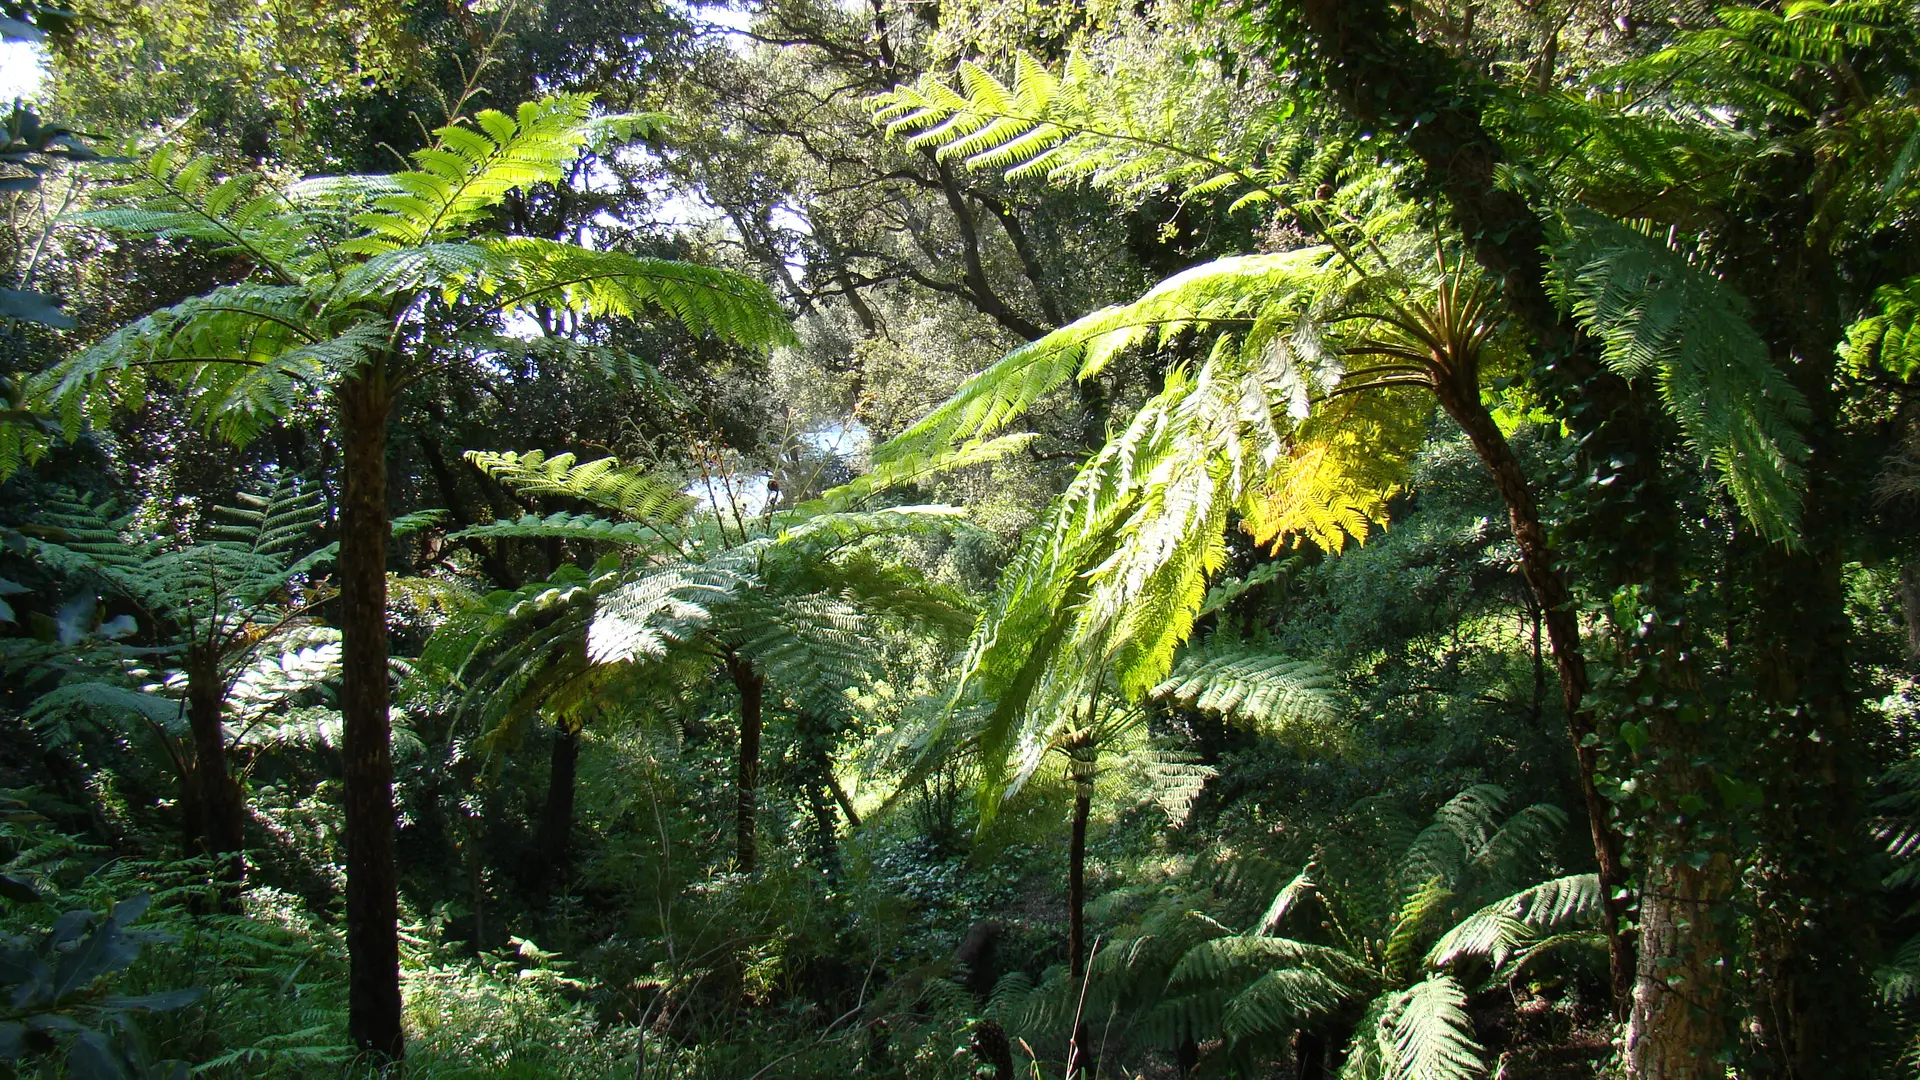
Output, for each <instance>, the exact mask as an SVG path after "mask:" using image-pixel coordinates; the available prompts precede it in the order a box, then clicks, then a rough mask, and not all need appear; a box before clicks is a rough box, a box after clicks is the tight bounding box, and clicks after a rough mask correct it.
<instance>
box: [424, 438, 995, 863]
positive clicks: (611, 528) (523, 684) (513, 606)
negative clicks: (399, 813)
mask: <svg viewBox="0 0 1920 1080" xmlns="http://www.w3.org/2000/svg"><path fill="white" fill-rule="evenodd" d="M467 456H468V460H469V461H471V462H473V463H474V465H475V466H477V467H479V468H481V469H484V470H485V471H487V472H488V473H489V474H490V475H492V476H493V477H494V478H495V479H497V480H499V481H500V482H501V483H503V484H505V485H506V486H508V487H509V488H512V489H513V490H515V491H517V492H518V493H520V494H523V495H528V496H537V497H542V498H547V499H558V500H562V501H565V502H569V503H572V504H574V505H581V506H586V507H589V508H591V510H592V511H594V512H591V513H575V512H566V511H561V512H556V513H553V514H550V515H547V516H545V517H540V516H537V515H528V516H525V517H522V518H519V519H517V520H509V521H500V522H492V523H486V524H481V525H477V526H474V527H472V528H470V529H467V530H465V531H464V532H463V533H461V534H460V536H461V537H463V538H465V537H472V538H477V539H484V538H488V537H496V538H497V537H508V536H537V537H543V538H547V539H557V540H563V541H567V542H569V543H571V544H574V545H576V546H579V547H582V548H586V549H590V550H594V551H603V552H606V553H607V554H606V555H605V556H604V557H603V558H602V559H601V561H600V562H599V563H597V564H596V565H595V566H594V568H593V569H592V570H590V571H587V570H580V569H574V568H569V569H566V570H564V571H562V572H561V573H560V574H558V575H557V576H556V577H555V578H554V579H553V580H551V581H549V582H542V583H538V584H535V585H529V586H526V587H524V588H522V589H519V590H517V591H511V592H508V591H502V592H497V593H494V594H492V595H490V596H488V597H486V598H484V599H482V600H481V601H480V602H479V603H477V604H476V605H474V606H473V607H472V608H470V609H469V610H467V611H464V612H461V613H458V614H456V615H455V616H454V617H453V618H451V619H449V620H448V621H447V622H446V623H445V624H443V625H442V626H441V627H440V629H439V630H437V631H436V632H435V634H434V635H433V638H432V639H431V640H430V641H429V643H428V646H427V649H426V650H425V652H424V654H423V657H422V661H423V663H422V676H423V678H422V679H421V680H420V682H421V683H423V684H425V685H427V686H433V685H436V684H441V685H446V686H450V687H453V688H454V689H455V692H456V695H457V697H456V706H457V707H458V708H460V709H462V710H468V709H471V710H475V711H477V712H478V713H479V714H480V715H481V717H482V718H483V721H484V722H485V723H486V724H487V727H488V730H489V731H490V732H496V733H497V732H498V731H499V730H500V726H501V725H502V724H508V723H517V722H520V721H523V720H525V719H526V718H528V717H530V716H533V715H537V714H539V713H540V712H542V711H543V710H545V711H548V712H553V711H554V710H555V709H556V708H558V709H559V710H560V712H561V713H564V712H565V704H566V702H567V701H569V700H574V699H580V700H584V699H585V697H587V696H588V695H586V694H584V693H583V692H582V688H585V687H595V688H600V689H604V686H603V685H602V684H604V683H605V681H606V680H607V679H608V678H611V677H617V676H616V675H614V674H613V673H614V672H617V671H645V670H648V669H652V670H655V671H656V672H657V671H658V670H659V669H660V668H662V667H663V666H672V665H685V664H689V663H691V664H693V665H695V666H698V667H699V668H700V671H699V672H698V673H693V672H691V671H690V672H689V676H690V677H693V678H699V677H701V676H703V675H704V674H706V673H708V672H710V670H711V667H712V666H713V665H714V664H716V663H718V664H720V665H721V666H724V667H726V668H727V670H728V671H729V672H730V674H732V676H733V677H734V679H735V681H736V683H737V684H738V688H739V689H740V691H741V696H742V706H743V716H742V724H743V728H745V729H748V731H750V732H751V735H743V738H742V753H743V755H747V754H754V755H756V761H753V762H749V761H745V760H743V763H742V782H741V792H740V796H741V805H742V810H741V813H742V815H743V816H742V818H741V828H742V838H743V845H742V850H741V852H740V863H741V865H742V866H743V867H745V868H750V867H751V865H752V859H753V852H752V850H751V849H750V847H749V846H748V843H747V842H748V841H749V840H750V834H751V821H752V815H753V804H754V799H755V792H754V790H753V788H754V783H755V782H754V780H753V775H754V771H755V769H756V768H757V751H754V750H752V749H751V747H752V746H753V744H754V743H756V742H757V739H758V725H759V723H760V713H759V709H760V694H761V693H762V692H763V689H764V687H765V686H767V685H768V684H770V685H771V687H772V688H773V689H774V690H775V692H776V695H777V696H776V699H775V702H776V705H778V703H779V702H780V701H783V700H784V701H786V702H789V703H790V707H791V708H792V709H793V710H795V711H796V712H797V713H800V714H804V715H808V716H813V717H820V716H833V715H835V714H837V713H839V712H841V711H844V710H845V709H846V707H847V702H846V691H847V690H848V688H849V687H851V686H853V685H856V684H857V683H859V682H860V681H861V680H862V679H863V678H864V677H865V675H866V673H868V672H869V671H871V670H872V669H873V666H874V664H875V663H876V660H877V654H876V653H875V651H874V648H873V641H872V638H873V633H874V631H875V629H876V628H875V627H874V626H873V621H874V620H875V619H876V618H886V617H894V618H909V619H915V620H917V621H920V622H921V623H922V624H923V625H924V624H926V623H927V622H928V621H929V620H930V621H931V625H933V626H936V627H937V626H940V625H943V624H944V625H947V626H956V625H965V624H966V623H968V622H969V621H970V619H969V618H968V614H967V613H966V609H965V605H964V601H963V600H962V599H961V598H959V597H958V596H956V595H955V594H953V593H952V592H951V591H950V590H945V589H942V588H940V587H938V586H935V585H934V584H932V583H931V582H929V581H927V580H926V579H925V578H924V577H922V576H920V575H919V574H917V573H915V572H913V571H912V570H911V569H910V568H908V567H905V566H902V565H899V564H898V563H885V562H879V561H876V560H874V559H872V558H871V557H869V556H867V555H865V554H864V548H863V546H862V545H863V542H864V541H867V540H869V539H873V538H879V537H900V536H910V535H914V534H917V533H926V532H945V531H950V530H951V529H953V528H955V527H956V526H957V525H958V524H959V523H960V521H961V515H960V514H959V512H958V511H956V510H954V509H952V508H950V507H940V506H911V507H891V508H887V509H881V510H869V511H859V510H847V511H839V512H835V511H832V510H829V509H826V508H825V505H824V504H820V503H815V504H809V505H807V506H804V507H799V508H795V509H792V510H787V511H783V512H779V513H775V514H771V515H768V516H767V517H765V518H764V519H762V520H760V521H758V522H753V521H749V520H746V519H737V520H729V518H728V516H727V515H726V514H723V513H722V512H720V511H719V510H717V509H716V510H713V511H709V512H696V510H697V504H696V503H695V501H694V500H692V499H691V498H689V497H687V496H686V495H685V494H683V493H682V489H681V487H680V485H678V484H675V483H674V482H672V481H670V480H667V479H665V478H664V477H663V476H661V475H659V474H655V473H650V472H648V471H646V470H642V469H637V468H634V467H632V466H628V465H623V464H622V463H620V462H619V461H617V460H616V459H612V458H605V459H601V460H599V461H592V462H586V463H576V461H575V460H574V458H573V457H572V456H571V455H564V454H563V455H558V456H554V457H548V456H546V455H544V454H542V453H540V452H538V451H535V452H531V453H525V454H494V453H478V452H476V453H470V454H469V455H467ZM558 715H559V714H558V713H556V716H558ZM495 737H497V735H496V736H495Z"/></svg>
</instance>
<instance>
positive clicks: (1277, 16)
mask: <svg viewBox="0 0 1920 1080" xmlns="http://www.w3.org/2000/svg"><path fill="white" fill-rule="evenodd" d="M1262 11H1263V13H1264V14H1263V17H1264V19H1265V21H1266V27H1265V33H1266V34H1268V35H1269V36H1268V39H1267V41H1266V42H1265V48H1266V51H1267V52H1268V53H1269V55H1270V56H1271V57H1272V59H1273V60H1274V61H1275V63H1276V64H1279V65H1282V66H1284V67H1287V68H1291V69H1294V70H1305V71H1307V72H1310V73H1311V74H1313V75H1315V76H1317V77H1318V78H1319V79H1321V80H1322V81H1323V82H1324V83H1325V84H1326V86H1327V88H1328V89H1329V90H1330V91H1332V93H1333V95H1334V97H1335V98H1336V99H1337V100H1339V101H1340V102H1341V103H1342V104H1343V105H1345V107H1346V109H1347V111H1348V112H1350V113H1351V114H1352V115H1354V116H1355V117H1356V118H1358V119H1360V120H1361V121H1362V122H1364V123H1367V124H1383V125H1385V126H1386V127H1388V128H1390V129H1391V130H1393V131H1395V132H1397V133H1398V134H1399V135H1400V136H1401V137H1402V138H1404V139H1405V140H1406V142H1407V145H1408V147H1409V148H1410V149H1411V150H1412V152H1413V154H1414V156H1416V157H1418V158H1419V159H1420V161H1421V163H1422V165H1423V166H1424V170H1423V171H1424V173H1425V175H1424V177H1422V178H1420V179H1417V180H1415V183H1422V182H1424V186H1425V187H1426V188H1427V189H1428V192H1429V193H1431V194H1432V195H1435V196H1441V195H1444V196H1445V200H1446V201H1445V206H1446V208H1447V213H1448V215H1449V216H1450V218H1451V219H1452V221H1453V224H1454V226H1455V228H1457V229H1458V230H1459V233H1460V235H1461V237H1462V238H1463V240H1464V241H1465V243H1466V244H1467V246H1468V249H1469V250H1470V251H1471V252H1472V253H1473V256H1474V259H1475V261H1476V262H1478V263H1479V264H1480V265H1481V266H1482V267H1483V268H1484V269H1485V270H1486V271H1487V272H1488V273H1490V274H1493V275H1495V276H1496V277H1498V278H1499V279H1500V281H1501V285H1502V290H1501V295H1502V301H1503V303H1504V304H1505V306H1506V307H1507V309H1508V310H1509V311H1511V312H1513V314H1514V315H1515V316H1516V317H1517V318H1518V320H1519V321H1520V323H1521V324H1522V325H1523V326H1524V327H1525V328H1526V330H1527V331H1528V333H1529V334H1530V335H1531V336H1532V337H1533V339H1534V342H1533V344H1534V348H1535V353H1536V356H1537V357H1538V358H1539V359H1540V360H1541V361H1542V362H1543V368H1544V369H1545V370H1547V371H1548V372H1549V373H1550V375H1551V378H1552V380H1554V381H1555V382H1556V383H1560V384H1565V385H1564V386H1556V387H1555V389H1557V390H1559V391H1560V392H1562V393H1564V394H1566V395H1567V396H1569V397H1571V398H1575V399H1577V400H1578V402H1579V403H1580V404H1581V405H1583V406H1585V407H1586V408H1585V409H1584V415H1583V416H1580V417H1576V419H1578V420H1580V422H1581V425H1583V426H1584V425H1588V424H1593V425H1597V428H1596V429H1595V430H1596V434H1598V435H1600V436H1602V437H1598V438H1594V439H1591V440H1589V445H1587V446H1586V447H1584V448H1583V454H1584V455H1585V456H1586V457H1589V458H1595V459H1597V460H1598V461H1599V462H1608V461H1609V460H1615V461H1631V462H1635V463H1637V467H1639V468H1642V469H1644V468H1650V467H1652V463H1653V462H1654V461H1656V460H1657V458H1656V455H1654V454H1653V453H1652V452H1651V451H1650V449H1649V448H1648V447H1647V446H1645V445H1642V444H1643V443H1645V441H1646V440H1645V438H1644V432H1642V431H1640V430H1639V429H1638V427H1636V426H1635V425H1634V424H1633V423H1632V422H1631V410H1630V409H1629V408H1628V407H1627V406H1629V405H1630V404H1631V395H1630V388H1629V387H1628V386H1627V385H1626V383H1625V382H1624V380H1621V379H1619V378H1617V377H1615V376H1612V375H1610V374H1609V373H1607V372H1606V371H1605V370H1604V369H1603V368H1601V366H1600V365H1599V363H1598V361H1597V356H1596V354H1595V352H1594V350H1593V348H1592V342H1591V341H1589V340H1587V339H1585V338H1584V337H1583V336H1582V335H1581V333H1580V331H1579V329H1578V327H1577V326H1575V325H1574V324H1573V322H1572V321H1571V319H1570V317H1569V316H1568V314H1567V313H1566V312H1565V311H1563V310H1562V309H1561V307H1560V305H1559V304H1557V303H1556V302H1555V301H1554V299H1553V297H1552V295H1551V294H1550V292H1549V291H1548V289H1547V267H1546V258H1547V257H1546V249H1547V232H1546V227H1545V224H1544V222H1543V221H1542V220H1541V218H1540V215H1539V214H1538V213H1536V212H1535V211H1534V209H1533V207H1531V206H1529V205H1528V204H1527V201H1526V199H1525V198H1524V197H1523V196H1521V195H1519V194H1517V193H1516V192H1514V191H1513V190H1512V189H1511V187H1510V186H1508V185H1503V184H1501V183H1499V182H1498V175H1497V173H1498V169H1499V166H1500V165H1501V162H1502V151H1501V147H1500V144H1499V143H1498V142H1497V141H1496V140H1495V139H1494V138H1493V136H1492V134H1491V133H1490V132H1489V131H1488V130H1487V127H1486V125H1485V123H1484V122H1483V120H1482V116H1481V109H1482V106H1483V103H1484V101H1485V100H1486V97H1485V94H1484V91H1483V88H1482V87H1481V86H1480V82H1479V78H1478V76H1477V75H1476V74H1475V73H1474V72H1471V71H1468V70H1466V69H1464V68H1463V67H1462V66H1461V64H1460V62H1459V60H1458V59H1457V58H1456V57H1455V56H1453V55H1452V54H1451V53H1449V52H1448V51H1447V50H1446V49H1445V48H1444V47H1443V46H1440V45H1437V44H1434V43H1432V42H1429V41H1425V40H1422V39H1421V37H1420V36H1419V33H1418V31H1417V28H1416V27H1415V26H1414V25H1413V20H1412V18H1411V16H1410V15H1408V14H1407V12H1406V11H1405V10H1404V9H1403V8H1402V7H1401V6H1400V5H1397V4H1390V3H1387V2H1385V0H1366V2H1361V0H1298V2H1294V3H1284V4H1273V5H1269V6H1267V7H1266V8H1264V9H1262ZM1303 61H1304V63H1303ZM1416 118H1418V119H1417V120H1416ZM1456 397H1457V398H1458V399H1460V400H1458V401H1457V402H1456V404H1457V406H1458V407H1459V412H1458V413H1456V409H1455V408H1454V407H1448V409H1447V411H1448V413H1449V415H1452V416H1453V417H1454V419H1455V420H1456V421H1457V422H1459V423H1460V424H1461V427H1462V428H1463V429H1465V430H1466V431H1467V434H1468V437H1469V438H1471V439H1473V441H1474V446H1475V449H1476V450H1478V451H1479V452H1480V454H1481V459H1482V460H1483V461H1484V462H1486V464H1487V467H1488V468H1489V469H1490V470H1491V471H1492V472H1493V474H1494V480H1495V482H1496V484H1498V485H1499V486H1500V489H1501V496H1502V498H1505V499H1507V506H1508V513H1509V517H1510V518H1511V519H1512V523H1513V527H1514V539H1515V541H1516V542H1517V543H1519V544H1520V547H1521V554H1522V560H1523V562H1522V565H1523V569H1525V570H1526V573H1527V580H1528V584H1529V585H1531V586H1532V587H1533V588H1534V589H1535V596H1536V598H1537V599H1538V600H1539V603H1540V606H1541V608H1542V609H1543V614H1544V617H1545V618H1546V620H1547V632H1548V640H1549V643H1550V645H1551V646H1552V648H1553V650H1554V662H1555V665H1556V667H1557V668H1558V669H1559V671H1560V676H1561V693H1562V697H1563V698H1564V699H1565V700H1566V701H1567V702H1568V707H1567V715H1568V718H1569V724H1570V725H1571V727H1572V731H1571V734H1572V735H1573V739H1574V755H1575V759H1576V762H1577V764H1578V767H1579V770H1580V786H1581V800H1582V802H1583V803H1584V804H1585V809H1586V811H1587V819H1588V826H1589V829H1590V831H1591V833H1592V834H1593V847H1594V859H1595V862H1596V863H1597V864H1598V868H1599V872H1600V880H1601V887H1602V895H1603V897H1604V898H1605V901H1606V913H1607V917H1608V919H1609V920H1610V926H1609V927H1608V930H1609V936H1608V953H1609V960H1610V968H1611V975H1612V981H1613V996H1614V1006H1615V1009H1616V1011H1619V1010H1622V1009H1624V1007H1625V1004H1626V1000H1627V996H1628V994H1629V992H1630V990H1631V987H1632V982H1633V972H1634V956H1633V948H1634V942H1633V938H1632V937H1631V935H1630V934H1627V933H1623V932H1621V930H1620V927H1621V922H1620V919H1621V917H1622V916H1623V915H1624V914H1625V899H1624V896H1623V895H1622V894H1623V892H1624V890H1625V887H1626V884H1627V877H1626V873H1625V869H1624V866H1623V865H1622V862H1621V854H1620V853H1621V849H1622V845H1621V839H1620V836H1619V833H1618V832H1617V831H1616V830H1615V829H1614V827H1613V824H1612V820H1611V817H1610V816H1609V812H1608V808H1607V806H1606V804H1605V801H1604V799H1601V800H1599V801H1598V802H1596V801H1595V797H1596V796H1597V788H1596V786H1595V783H1594V766H1595V757H1596V753H1597V748H1596V747H1594V746H1591V745H1588V743H1589V741H1590V740H1588V739H1587V737H1586V736H1587V734H1588V733H1589V732H1590V731H1591V730H1592V718H1591V715H1590V714H1589V713H1587V712H1584V711H1583V710H1582V708H1581V706H1582V704H1583V702H1584V699H1585V697H1586V694H1587V691H1588V689H1589V685H1588V683H1587V677H1586V671H1585V664H1584V662H1583V661H1582V659H1581V655H1580V652H1579V625H1578V623H1577V622H1576V621H1575V618H1574V615H1573V612H1572V610H1571V609H1570V608H1569V607H1568V606H1567V604H1566V601H1567V596H1568V590H1567V584H1566V581H1565V578H1564V577H1562V576H1561V574H1560V571H1559V569H1558V567H1557V566H1556V564H1555V561H1554V559H1553V557H1552V552H1551V549H1550V548H1548V547H1547V545H1546V535H1545V531H1544V530H1543V529H1541V528H1540V522H1539V515H1538V513H1537V511H1536V510H1535V508H1534V504H1533V497H1532V495H1531V493H1529V492H1528V491H1527V486H1526V482H1525V477H1524V476H1523V475H1522V474H1521V473H1520V471H1519V467H1518V464H1517V463H1516V462H1515V461H1514V460H1513V454H1512V450H1511V449H1510V448H1508V447H1507V446H1506V440H1505V438H1504V437H1503V436H1501V435H1500V433H1499V428H1498V427H1496V426H1494V424H1493V422H1492V418H1491V417H1490V416H1487V415H1486V409H1485V407H1484V406H1482V405H1481V404H1480V400H1479V394H1478V390H1477V388H1476V389H1475V390H1474V392H1473V393H1471V394H1460V395H1456ZM1442 405H1443V406H1446V405H1447V403H1446V402H1445V401H1444V400H1443V402H1442ZM1463 415H1464V416H1466V417H1467V418H1468V419H1471V420H1472V421H1473V423H1474V426H1473V427H1472V428H1469V426H1468V421H1467V419H1463V418H1462V417H1463ZM1623 421H1624V422H1623ZM1476 429H1477V430H1476ZM1489 435H1491V438H1488V436H1489ZM1489 450H1492V452H1493V456H1492V457H1489ZM1609 467H1610V468H1611V467H1612V466H1609ZM1630 467H1632V466H1630ZM1516 480H1517V483H1516ZM1515 498H1518V499H1519V500H1520V501H1518V502H1516V501H1514V500H1515ZM1543 587H1544V589H1545V591H1544V592H1543V591H1541V590H1542V589H1543ZM1583 726H1584V727H1585V728H1586V730H1582V728H1583Z"/></svg>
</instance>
